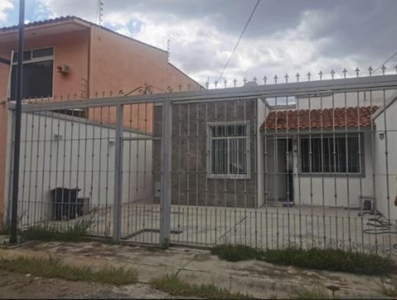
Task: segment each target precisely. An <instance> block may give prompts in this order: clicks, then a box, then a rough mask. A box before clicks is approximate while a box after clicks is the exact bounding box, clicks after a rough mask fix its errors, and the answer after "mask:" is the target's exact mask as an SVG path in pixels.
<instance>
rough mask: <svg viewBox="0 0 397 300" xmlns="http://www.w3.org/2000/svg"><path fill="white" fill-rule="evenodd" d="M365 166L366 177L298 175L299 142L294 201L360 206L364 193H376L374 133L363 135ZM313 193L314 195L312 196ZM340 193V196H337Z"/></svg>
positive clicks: (371, 194)
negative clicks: (373, 151)
mask: <svg viewBox="0 0 397 300" xmlns="http://www.w3.org/2000/svg"><path fill="white" fill-rule="evenodd" d="M363 138H364V153H363V155H364V156H365V157H364V159H365V167H364V176H354V175H350V176H349V177H346V176H343V175H340V176H336V177H334V176H332V174H330V176H321V175H312V176H309V175H300V176H299V175H297V174H298V153H297V151H296V150H297V143H296V144H295V146H294V148H295V151H294V200H295V203H296V204H302V205H320V206H322V205H325V206H339V207H355V208H358V207H359V206H360V199H359V198H360V196H372V197H373V196H374V194H373V163H372V148H373V147H372V145H373V139H372V133H371V132H370V131H368V132H366V133H365V134H364V135H363ZM311 193H312V194H313V196H312V197H311ZM335 195H337V197H335Z"/></svg>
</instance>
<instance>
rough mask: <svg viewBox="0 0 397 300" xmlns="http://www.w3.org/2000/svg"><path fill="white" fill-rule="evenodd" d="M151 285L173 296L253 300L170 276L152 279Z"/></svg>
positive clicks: (209, 285)
mask: <svg viewBox="0 0 397 300" xmlns="http://www.w3.org/2000/svg"><path fill="white" fill-rule="evenodd" d="M151 285H152V286H153V287H154V288H155V289H158V290H161V291H163V292H166V293H168V294H170V295H173V296H184V297H200V298H205V299H253V297H252V296H250V295H247V294H241V293H233V292H230V291H228V290H227V289H223V288H218V287H216V286H214V285H212V284H201V285H196V284H190V283H187V282H186V281H184V280H181V279H179V278H178V277H176V276H170V275H166V276H163V277H159V278H155V279H153V280H152V281H151Z"/></svg>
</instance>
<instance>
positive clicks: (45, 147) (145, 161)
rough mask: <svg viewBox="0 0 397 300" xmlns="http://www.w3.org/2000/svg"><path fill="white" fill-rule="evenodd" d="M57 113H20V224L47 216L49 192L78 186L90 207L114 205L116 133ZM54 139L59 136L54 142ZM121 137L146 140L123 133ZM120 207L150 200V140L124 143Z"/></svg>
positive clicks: (49, 205)
mask: <svg viewBox="0 0 397 300" xmlns="http://www.w3.org/2000/svg"><path fill="white" fill-rule="evenodd" d="M72 119H73V118H71V117H68V116H65V115H58V114H51V115H50V114H48V115H37V114H35V115H33V114H27V113H24V114H23V115H22V133H21V140H22V141H21V161H20V164H21V165H20V179H19V180H20V184H19V187H20V189H19V200H20V202H19V203H20V209H21V210H20V213H21V214H22V216H23V217H24V220H26V221H27V220H28V218H29V220H30V221H34V220H33V219H35V221H37V220H38V219H46V218H49V217H50V216H51V194H50V190H52V189H54V188H56V187H65V188H76V187H78V188H80V189H81V191H80V192H79V194H78V196H79V197H88V198H90V203H91V207H92V208H93V207H101V208H103V207H106V206H109V205H112V204H113V196H114V172H115V168H114V165H115V156H114V155H115V145H114V141H115V130H114V129H113V128H109V127H105V126H100V125H98V124H94V123H86V121H85V120H83V121H82V122H81V119H76V118H74V119H73V121H72ZM55 135H60V136H62V138H61V139H60V140H56V138H55ZM123 135H124V137H128V138H149V136H147V135H143V134H138V133H133V132H130V131H124V133H123ZM123 151H124V152H123V167H124V168H123V198H122V201H123V202H124V203H126V202H131V201H138V200H142V199H148V198H150V197H151V196H152V142H151V140H146V141H142V140H140V141H137V140H134V141H124V149H123Z"/></svg>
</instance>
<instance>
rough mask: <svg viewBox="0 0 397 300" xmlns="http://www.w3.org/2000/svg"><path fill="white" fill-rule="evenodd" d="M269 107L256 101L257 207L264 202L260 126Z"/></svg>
mask: <svg viewBox="0 0 397 300" xmlns="http://www.w3.org/2000/svg"><path fill="white" fill-rule="evenodd" d="M269 112H270V109H269V107H268V106H267V104H266V103H265V102H264V101H262V100H260V99H259V100H258V101H257V115H258V124H257V126H258V127H257V128H258V129H257V130H258V140H257V147H258V151H257V156H258V160H257V163H258V204H257V205H258V207H261V206H263V205H264V203H265V176H264V163H265V162H264V157H265V150H264V138H263V135H262V134H260V126H261V125H262V123H263V122H264V121H265V120H266V118H267V115H268V114H269Z"/></svg>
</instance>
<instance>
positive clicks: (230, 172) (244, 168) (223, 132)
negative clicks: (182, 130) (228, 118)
mask: <svg viewBox="0 0 397 300" xmlns="http://www.w3.org/2000/svg"><path fill="white" fill-rule="evenodd" d="M208 144H209V145H208V148H209V164H208V169H209V175H210V177H228V178H248V177H249V170H250V165H249V164H250V161H249V123H248V122H244V123H211V124H209V140H208Z"/></svg>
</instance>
